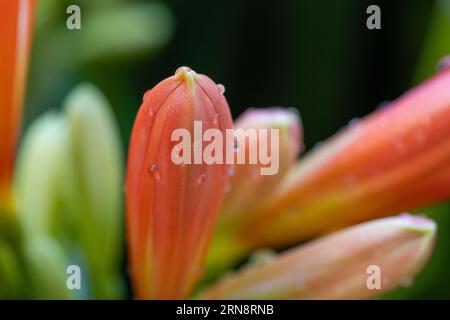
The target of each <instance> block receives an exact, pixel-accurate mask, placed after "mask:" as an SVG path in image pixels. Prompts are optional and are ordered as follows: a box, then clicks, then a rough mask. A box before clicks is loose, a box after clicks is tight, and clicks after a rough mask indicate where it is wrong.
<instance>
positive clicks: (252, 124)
mask: <svg viewBox="0 0 450 320" xmlns="http://www.w3.org/2000/svg"><path fill="white" fill-rule="evenodd" d="M234 126H235V132H236V133H238V131H239V130H241V129H242V130H247V131H248V129H250V130H254V131H255V133H256V134H255V135H251V134H248V135H247V136H246V137H248V138H247V139H245V141H244V143H243V144H242V145H238V149H237V151H236V157H239V156H240V154H241V153H244V154H245V158H246V159H249V158H250V157H251V155H252V154H253V155H254V154H258V152H260V151H261V149H262V148H263V149H266V150H268V153H269V154H270V156H271V160H272V161H276V162H277V164H276V169H277V170H276V173H275V174H273V175H262V174H261V170H260V169H261V167H265V166H266V165H265V164H264V163H262V161H261V160H262V159H261V158H260V159H258V160H259V161H258V162H257V163H256V164H252V163H249V162H247V163H244V164H235V165H234V170H233V175H232V176H231V177H230V191H231V192H228V193H227V194H226V196H225V199H224V203H223V206H222V209H221V216H220V218H222V219H221V220H222V221H224V222H227V221H228V222H229V223H230V224H233V225H235V224H236V223H239V222H240V221H242V220H246V219H247V218H249V217H250V216H251V213H252V212H253V211H254V210H255V208H257V207H258V206H260V205H262V204H263V202H264V200H265V199H266V198H267V197H268V196H269V195H270V194H271V192H272V191H273V190H274V189H275V188H276V187H277V185H278V183H279V181H280V180H281V178H282V177H283V176H284V174H285V173H286V172H287V170H288V169H289V168H290V167H291V166H292V165H293V164H294V162H295V161H296V159H297V157H298V155H299V153H300V152H301V151H302V149H303V142H302V140H303V132H302V127H301V121H300V117H299V116H298V113H297V112H296V111H294V110H292V109H289V108H281V107H279V108H277V107H272V108H267V109H248V110H247V111H245V112H244V113H243V114H242V115H241V116H240V117H239V118H237V119H236V121H235V124H234ZM272 130H277V131H278V137H279V139H278V140H275V141H271V139H270V137H271V135H270V133H269V131H272ZM263 132H264V133H265V134H264V135H262V134H261V133H263ZM250 133H252V132H250ZM236 136H237V134H236ZM262 137H268V138H267V139H265V138H262ZM261 138H262V139H261ZM264 144H265V145H267V146H264Z"/></svg>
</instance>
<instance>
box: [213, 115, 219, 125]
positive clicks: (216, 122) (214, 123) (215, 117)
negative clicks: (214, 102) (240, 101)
mask: <svg viewBox="0 0 450 320" xmlns="http://www.w3.org/2000/svg"><path fill="white" fill-rule="evenodd" d="M219 119H220V115H219V114H218V113H216V114H215V115H214V118H213V125H215V126H217V125H218V124H219Z"/></svg>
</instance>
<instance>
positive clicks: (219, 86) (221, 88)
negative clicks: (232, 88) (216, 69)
mask: <svg viewBox="0 0 450 320" xmlns="http://www.w3.org/2000/svg"><path fill="white" fill-rule="evenodd" d="M217 89H219V92H220V94H224V93H225V86H224V85H223V84H220V83H219V84H218V85H217Z"/></svg>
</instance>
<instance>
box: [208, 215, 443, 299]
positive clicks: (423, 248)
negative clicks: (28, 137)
mask: <svg viewBox="0 0 450 320" xmlns="http://www.w3.org/2000/svg"><path fill="white" fill-rule="evenodd" d="M435 233H436V225H435V223H434V222H433V221H431V220H429V219H427V218H425V217H414V216H410V215H400V216H397V217H392V218H385V219H379V220H374V221H370V222H367V223H363V224H360V225H356V226H354V227H351V228H348V229H344V230H342V231H340V232H337V233H335V234H331V235H329V236H326V237H323V238H320V239H318V240H315V241H313V242H310V243H307V244H305V245H302V246H299V247H297V248H293V249H291V250H289V251H287V252H286V253H282V254H280V256H278V257H274V258H271V260H269V261H266V262H263V263H262V264H258V265H250V266H247V267H244V268H243V270H239V271H237V272H236V273H235V274H231V275H229V276H228V277H225V278H224V279H222V280H219V282H218V283H217V284H216V285H213V286H212V287H211V288H209V289H207V290H206V291H205V292H204V293H203V294H202V295H201V298H205V299H367V298H372V297H374V296H377V295H380V294H382V293H385V292H387V291H389V290H392V289H393V288H395V287H396V286H399V285H402V284H405V285H409V284H410V283H411V281H412V277H414V276H415V274H416V273H417V272H419V271H420V269H421V268H422V267H423V265H424V264H425V263H426V262H427V260H428V259H429V257H430V255H431V252H432V250H433V246H434V239H435Z"/></svg>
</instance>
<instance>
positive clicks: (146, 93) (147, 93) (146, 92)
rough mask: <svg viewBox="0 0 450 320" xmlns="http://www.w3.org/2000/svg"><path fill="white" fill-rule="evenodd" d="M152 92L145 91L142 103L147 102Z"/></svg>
mask: <svg viewBox="0 0 450 320" xmlns="http://www.w3.org/2000/svg"><path fill="white" fill-rule="evenodd" d="M150 91H152V90H147V91H145V93H144V95H143V96H142V102H144V101H145V100H147V98H148V96H149V95H150Z"/></svg>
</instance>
